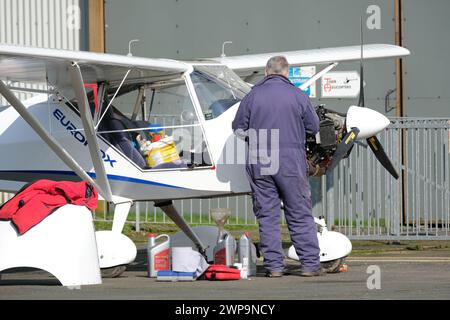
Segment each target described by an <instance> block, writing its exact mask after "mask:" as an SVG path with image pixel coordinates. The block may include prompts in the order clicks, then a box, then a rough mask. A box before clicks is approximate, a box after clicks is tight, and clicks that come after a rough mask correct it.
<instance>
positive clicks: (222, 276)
mask: <svg viewBox="0 0 450 320" xmlns="http://www.w3.org/2000/svg"><path fill="white" fill-rule="evenodd" d="M204 277H205V279H206V280H222V281H223V280H239V279H240V278H241V271H240V270H239V269H236V268H231V267H227V266H225V265H219V264H213V265H211V266H209V268H208V269H207V270H206V271H205V273H204Z"/></svg>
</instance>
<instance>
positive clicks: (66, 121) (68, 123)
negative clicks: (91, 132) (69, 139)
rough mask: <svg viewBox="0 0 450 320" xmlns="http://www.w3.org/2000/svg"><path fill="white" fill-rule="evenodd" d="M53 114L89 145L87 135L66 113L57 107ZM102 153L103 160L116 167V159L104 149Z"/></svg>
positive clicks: (82, 141)
mask: <svg viewBox="0 0 450 320" xmlns="http://www.w3.org/2000/svg"><path fill="white" fill-rule="evenodd" d="M53 116H54V117H55V119H56V120H58V122H59V123H60V124H61V125H62V126H63V127H65V128H66V129H67V130H68V131H69V132H70V134H71V135H72V136H73V137H74V138H75V139H76V140H77V141H78V142H80V143H81V144H83V145H84V146H87V144H88V142H87V139H86V137H85V136H84V134H83V133H82V132H81V131H77V127H76V126H75V125H74V124H73V123H72V122H71V121H70V120H69V118H68V117H66V115H65V114H64V113H63V112H62V111H61V110H59V109H56V110H55V111H54V112H53ZM100 153H101V154H102V160H103V161H104V162H107V163H109V165H110V166H111V167H113V168H114V163H116V162H117V161H116V160H112V159H111V158H110V156H109V155H108V154H107V153H106V152H105V151H103V150H100Z"/></svg>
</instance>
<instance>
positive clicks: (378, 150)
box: [367, 136, 399, 179]
mask: <svg viewBox="0 0 450 320" xmlns="http://www.w3.org/2000/svg"><path fill="white" fill-rule="evenodd" d="M367 143H368V144H369V147H370V149H372V151H373V153H374V154H375V157H376V158H377V159H378V161H380V163H381V164H382V165H383V167H385V168H386V170H387V171H389V173H390V174H391V175H392V176H393V177H394V178H395V179H398V178H399V175H398V173H397V171H396V170H395V169H394V166H393V165H392V163H391V160H389V157H388V156H387V154H386V152H385V151H384V149H383V146H382V145H381V143H380V141H379V140H378V138H377V137H376V136H373V137H370V138H368V139H367Z"/></svg>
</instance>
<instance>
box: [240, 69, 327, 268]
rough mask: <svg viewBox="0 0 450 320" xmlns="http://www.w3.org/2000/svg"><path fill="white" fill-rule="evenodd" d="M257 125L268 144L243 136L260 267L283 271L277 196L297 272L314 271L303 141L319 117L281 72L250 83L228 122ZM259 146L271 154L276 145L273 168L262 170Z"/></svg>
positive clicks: (316, 260)
mask: <svg viewBox="0 0 450 320" xmlns="http://www.w3.org/2000/svg"><path fill="white" fill-rule="evenodd" d="M238 129H240V130H238ZM251 129H254V130H251ZM261 129H267V130H268V134H267V136H268V138H267V140H268V143H267V141H262V140H261V139H258V141H257V143H256V144H255V143H252V141H251V140H252V138H251V135H249V136H250V137H249V139H250V142H249V145H250V147H249V155H248V157H247V165H246V169H247V175H248V178H249V182H250V186H251V189H252V196H253V210H254V213H255V216H256V218H257V219H258V222H259V234H260V248H261V251H262V253H263V255H264V266H265V268H266V270H267V271H282V270H283V269H284V256H285V254H284V251H283V249H282V245H281V229H280V214H281V210H280V203H281V200H282V201H283V203H284V206H285V217H286V221H287V225H288V228H289V233H290V235H291V240H292V243H293V245H294V247H295V249H296V252H297V255H298V256H299V258H300V261H301V263H302V271H304V272H312V271H316V270H317V269H319V267H320V260H319V251H320V250H319V244H318V239H317V228H316V226H315V223H314V218H313V215H312V208H311V191H310V186H309V180H308V164H307V160H306V149H305V142H306V133H309V134H316V133H317V132H318V130H319V118H318V117H317V114H316V113H315V110H314V108H313V107H312V105H311V102H310V100H309V98H308V96H307V95H306V94H305V93H304V92H303V91H301V90H300V89H298V88H296V87H295V86H294V85H293V84H291V82H290V81H289V80H288V79H286V78H285V77H283V76H281V75H269V76H267V77H265V78H264V79H263V80H262V81H260V82H259V83H258V84H256V85H255V86H254V87H253V89H252V90H251V91H250V93H249V94H248V95H247V96H246V97H245V98H244V99H243V100H242V102H241V104H240V106H239V110H238V112H237V114H236V117H235V119H234V121H233V130H234V131H235V133H238V132H242V131H243V132H246V133H248V132H252V131H253V132H254V131H255V130H256V132H258V131H261ZM272 129H278V130H279V131H278V134H279V144H278V145H279V148H277V146H276V145H273V141H272V142H271V139H270V137H271V133H270V132H271V131H272ZM236 130H238V131H237V132H236ZM266 144H268V147H266ZM252 145H253V146H255V145H256V147H252ZM260 149H272V150H271V152H274V151H273V149H278V150H277V151H278V152H279V169H278V171H277V172H272V173H271V174H267V173H264V172H263V171H262V170H261V169H263V168H267V158H265V157H264V152H263V153H261V152H260V151H261V150H260ZM264 151H266V150H264ZM269 154H271V153H270V152H269ZM255 159H257V161H254V160H255ZM272 161H273V160H272Z"/></svg>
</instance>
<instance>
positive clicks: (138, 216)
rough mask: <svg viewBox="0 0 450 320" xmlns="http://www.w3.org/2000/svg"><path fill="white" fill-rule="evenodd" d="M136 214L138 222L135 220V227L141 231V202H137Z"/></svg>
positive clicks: (137, 230)
mask: <svg viewBox="0 0 450 320" xmlns="http://www.w3.org/2000/svg"><path fill="white" fill-rule="evenodd" d="M135 214H136V222H135V224H136V225H135V229H136V232H140V231H141V226H140V221H141V206H140V202H136V209H135Z"/></svg>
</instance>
